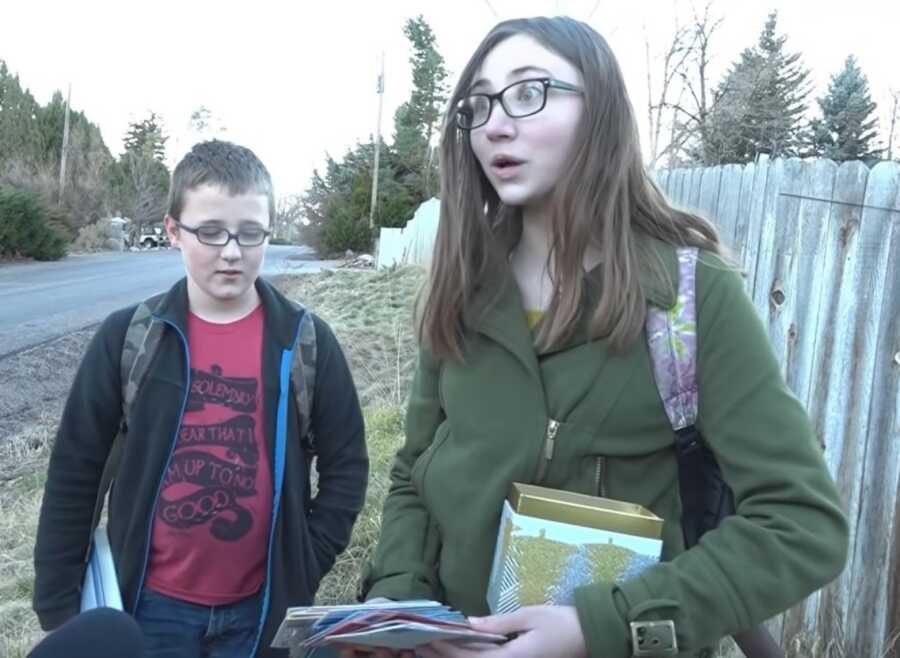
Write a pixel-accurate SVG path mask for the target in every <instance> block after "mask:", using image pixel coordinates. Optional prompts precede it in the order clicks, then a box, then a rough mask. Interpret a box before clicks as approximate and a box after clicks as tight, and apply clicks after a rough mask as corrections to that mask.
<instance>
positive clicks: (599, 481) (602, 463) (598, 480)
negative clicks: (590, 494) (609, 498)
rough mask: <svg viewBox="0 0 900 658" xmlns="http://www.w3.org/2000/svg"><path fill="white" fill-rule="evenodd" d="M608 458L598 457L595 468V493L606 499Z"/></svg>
mask: <svg viewBox="0 0 900 658" xmlns="http://www.w3.org/2000/svg"><path fill="white" fill-rule="evenodd" d="M605 476H606V457H602V456H601V457H597V458H596V462H595V468H594V492H595V493H596V495H598V496H600V497H601V498H606V477H605Z"/></svg>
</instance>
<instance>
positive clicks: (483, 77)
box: [469, 34, 584, 206]
mask: <svg viewBox="0 0 900 658" xmlns="http://www.w3.org/2000/svg"><path fill="white" fill-rule="evenodd" d="M547 78H550V79H551V80H553V81H556V82H562V83H567V84H568V85H569V86H572V85H574V86H576V87H577V88H579V89H583V81H582V78H581V75H580V74H579V72H578V70H577V69H576V68H575V67H574V66H572V64H570V63H569V62H568V61H567V60H565V59H563V58H562V57H561V56H559V55H557V54H556V53H555V52H553V51H552V50H548V49H547V48H545V47H544V46H542V45H541V44H540V43H538V42H537V41H536V40H535V39H533V38H532V37H530V36H527V35H524V34H517V35H515V36H512V37H509V38H508V39H506V40H504V41H502V42H500V43H499V44H497V46H495V47H494V49H493V50H492V51H490V53H488V55H487V57H485V59H484V62H483V63H482V65H481V69H480V70H479V71H478V72H477V73H476V75H475V78H474V79H475V82H474V83H473V85H472V87H471V88H470V90H469V94H478V93H481V94H494V93H497V92H499V91H501V90H503V89H504V88H506V87H508V86H509V85H511V84H513V83H515V82H519V81H522V80H529V79H538V80H541V79H547ZM551 84H555V83H551ZM541 93H544V94H546V99H545V100H546V105H545V106H544V108H543V109H542V110H540V111H539V112H537V113H536V114H531V115H530V116H525V117H521V118H511V117H509V116H508V115H507V113H506V112H505V111H504V109H503V107H502V106H501V104H500V102H499V101H498V100H494V101H493V102H492V104H491V112H490V116H489V118H488V120H487V123H485V124H484V125H482V126H481V127H476V128H473V129H472V130H471V144H472V150H473V151H474V153H475V157H476V158H477V159H478V162H479V163H480V164H481V167H482V169H483V170H484V173H485V174H486V175H487V178H488V180H489V181H490V182H491V185H493V186H494V189H495V190H496V191H497V195H498V196H499V197H500V200H501V201H502V202H503V203H504V204H506V205H511V206H537V205H540V204H542V203H544V202H545V201H546V200H547V198H548V197H549V195H550V193H551V192H552V190H553V188H554V187H555V186H556V184H557V183H558V182H559V180H560V178H561V176H562V172H564V171H565V170H566V166H567V164H568V162H569V160H570V158H571V155H572V152H573V147H574V141H575V133H576V129H577V127H578V123H579V121H580V119H581V114H582V112H583V111H584V100H583V97H582V95H581V94H580V93H578V92H577V91H572V90H571V89H560V88H557V87H552V86H551V87H547V86H546V85H545V84H543V83H541V82H535V83H533V84H529V85H524V86H517V87H513V88H512V89H510V90H509V91H508V92H506V94H505V95H504V97H503V100H504V101H506V104H507V107H508V108H509V109H511V110H512V113H513V114H522V113H525V112H527V111H530V110H533V109H534V108H535V107H539V103H538V104H533V103H534V101H533V98H534V95H535V94H541ZM485 102H486V99H485V98H484V97H480V98H477V99H473V106H474V107H477V106H478V104H480V107H481V109H482V112H483V109H484V106H485ZM517 108H518V109H517ZM476 122H477V121H476Z"/></svg>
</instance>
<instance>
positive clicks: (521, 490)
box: [509, 482, 663, 539]
mask: <svg viewBox="0 0 900 658" xmlns="http://www.w3.org/2000/svg"><path fill="white" fill-rule="evenodd" d="M509 503H510V505H511V506H512V508H513V509H514V510H515V511H516V512H518V513H519V514H525V515H527V516H533V517H535V518H538V519H546V520H547V521H557V522H559V523H569V524H571V525H577V526H582V527H585V528H596V529H598V530H609V531H611V532H623V533H626V534H629V535H635V536H636V537H647V538H648V539H661V538H662V528H663V520H662V519H661V518H659V517H658V516H656V515H655V514H654V513H653V512H651V511H650V510H648V509H646V508H645V507H641V506H640V505H638V504H636V503H626V502H624V501H621V500H614V499H612V498H600V497H598V496H588V495H585V494H580V493H573V492H571V491H560V490H558V489H547V488H546V487H538V486H535V485H533V484H519V483H518V482H514V483H513V485H512V491H510V494H509Z"/></svg>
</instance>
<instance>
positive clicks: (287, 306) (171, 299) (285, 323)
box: [154, 277, 303, 349]
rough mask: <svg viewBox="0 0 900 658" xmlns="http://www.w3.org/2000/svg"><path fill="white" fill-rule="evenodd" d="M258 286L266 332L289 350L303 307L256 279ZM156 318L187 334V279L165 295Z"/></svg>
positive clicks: (183, 279) (271, 286) (261, 279)
mask: <svg viewBox="0 0 900 658" xmlns="http://www.w3.org/2000/svg"><path fill="white" fill-rule="evenodd" d="M255 285H256V291H257V292H258V293H259V298H260V301H261V303H262V306H263V309H264V310H265V314H266V333H267V334H270V335H271V337H273V338H274V339H275V340H276V341H277V342H278V344H279V345H281V346H282V347H283V348H285V349H290V348H291V347H292V346H293V343H294V339H295V337H296V335H297V323H298V322H299V321H300V315H301V313H302V312H303V308H302V307H301V306H300V305H299V304H296V303H294V302H292V301H290V300H289V299H288V298H287V297H285V296H284V295H282V294H281V293H280V292H279V291H278V290H277V289H276V288H275V287H274V286H273V285H272V284H270V283H269V282H268V281H266V280H265V279H263V278H262V277H257V279H256V283H255ZM154 315H155V316H156V317H158V318H160V319H161V320H165V321H166V322H168V323H170V324H173V325H175V326H176V327H178V328H179V329H180V330H181V331H182V332H185V333H186V332H187V315H188V289H187V277H185V278H182V279H181V280H180V281H178V282H177V283H176V284H175V285H174V286H172V287H171V288H170V289H169V290H168V292H166V293H165V294H164V295H163V297H162V299H161V300H160V302H159V304H158V305H157V307H156V311H155V312H154Z"/></svg>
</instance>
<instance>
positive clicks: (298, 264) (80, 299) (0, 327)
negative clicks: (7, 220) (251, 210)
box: [0, 245, 328, 359]
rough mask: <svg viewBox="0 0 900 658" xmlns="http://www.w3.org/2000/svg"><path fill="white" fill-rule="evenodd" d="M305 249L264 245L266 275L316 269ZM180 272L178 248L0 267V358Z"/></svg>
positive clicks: (93, 319) (158, 288)
mask: <svg viewBox="0 0 900 658" xmlns="http://www.w3.org/2000/svg"><path fill="white" fill-rule="evenodd" d="M310 257H311V254H310V252H309V250H308V249H307V248H305V247H284V246H275V245H271V246H269V248H268V250H267V252H266V262H265V266H264V268H263V273H264V274H266V275H267V276H277V275H280V274H293V273H299V272H309V271H316V270H318V269H321V267H322V266H323V265H326V264H328V263H327V262H324V261H315V260H308V259H309V258H310ZM182 276H184V268H183V266H182V262H181V254H179V252H178V251H177V250H174V249H171V250H162V251H146V252H125V253H103V254H90V255H82V256H69V257H67V258H65V259H63V260H61V261H56V262H51V263H15V264H11V265H0V359H2V358H3V357H4V356H7V355H9V354H11V353H14V352H18V351H21V350H22V349H24V348H27V347H31V346H32V345H37V344H39V343H42V342H45V341H47V340H50V339H53V338H56V337H57V336H60V335H63V334H66V333H69V332H70V331H74V330H76V329H81V328H83V327H86V326H90V325H92V324H95V323H97V322H100V321H101V320H102V319H103V318H104V317H106V316H107V315H108V314H109V313H111V312H112V311H114V310H116V309H117V308H121V307H123V306H127V305H128V304H133V303H134V302H136V301H138V300H140V299H143V298H145V297H149V296H151V295H153V294H155V293H157V292H162V291H163V290H165V289H167V288H168V287H169V286H171V285H172V284H173V283H174V282H175V281H177V280H178V279H179V278H181V277H182Z"/></svg>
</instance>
